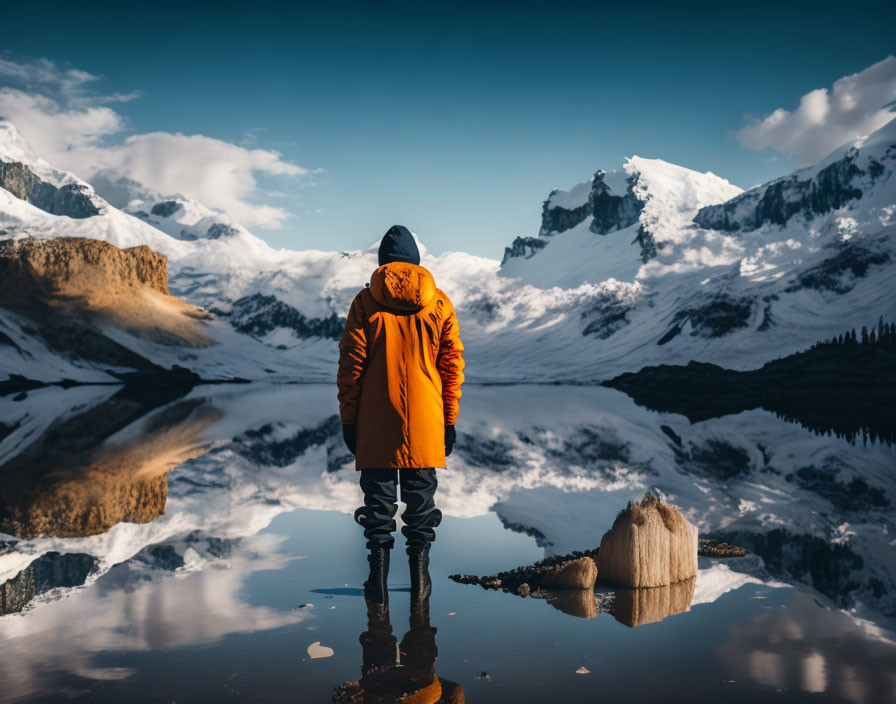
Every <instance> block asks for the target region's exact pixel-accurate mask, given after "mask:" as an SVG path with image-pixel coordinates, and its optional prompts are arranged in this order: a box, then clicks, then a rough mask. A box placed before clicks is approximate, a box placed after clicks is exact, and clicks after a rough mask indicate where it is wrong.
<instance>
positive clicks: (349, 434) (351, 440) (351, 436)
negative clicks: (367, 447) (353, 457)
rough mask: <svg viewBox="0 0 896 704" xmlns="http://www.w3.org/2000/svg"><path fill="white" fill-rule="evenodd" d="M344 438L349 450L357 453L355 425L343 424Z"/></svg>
mask: <svg viewBox="0 0 896 704" xmlns="http://www.w3.org/2000/svg"><path fill="white" fill-rule="evenodd" d="M342 439H343V440H344V441H345V446H346V447H347V448H348V451H349V452H351V453H352V454H355V426H354V425H345V424H344V423H343V424H342Z"/></svg>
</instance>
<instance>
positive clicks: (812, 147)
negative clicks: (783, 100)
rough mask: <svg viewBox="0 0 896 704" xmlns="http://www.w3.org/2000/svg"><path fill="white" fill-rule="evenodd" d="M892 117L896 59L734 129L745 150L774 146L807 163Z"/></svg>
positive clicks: (799, 163) (895, 108) (895, 98)
mask: <svg viewBox="0 0 896 704" xmlns="http://www.w3.org/2000/svg"><path fill="white" fill-rule="evenodd" d="M894 117H896V57H893V56H888V57H887V58H886V59H884V60H883V61H881V62H879V63H876V64H874V65H873V66H869V67H868V68H866V69H865V70H864V71H862V72H861V73H856V74H853V75H852V76H844V77H843V78H840V79H838V80H837V81H836V82H835V83H834V85H833V86H832V88H831V90H828V89H827V88H818V89H816V90H813V91H810V92H809V93H806V95H804V96H803V97H802V98H801V99H800V104H799V107H798V108H796V109H795V110H793V111H792V112H791V111H789V110H785V109H784V108H778V109H777V110H775V111H774V112H773V113H772V114H771V115H769V116H768V117H766V118H764V119H762V120H755V121H754V122H752V123H751V124H749V125H747V126H746V127H744V128H743V129H741V130H740V131H739V132H738V133H737V137H738V139H739V140H740V143H741V145H743V146H744V147H747V148H748V149H765V148H766V147H772V148H773V149H776V150H778V151H779V152H781V153H783V154H785V155H787V156H789V157H793V159H795V160H796V162H797V166H808V165H810V164H814V163H815V162H817V161H818V160H819V159H822V158H823V157H825V156H827V155H828V154H830V153H831V152H832V151H834V150H835V149H837V148H838V147H841V146H843V145H844V144H846V143H847V142H849V141H851V140H853V139H857V138H859V137H863V136H865V135H867V134H870V133H871V132H874V131H875V130H877V129H880V128H881V127H883V126H884V125H885V124H887V123H888V122H889V121H890V120H892V119H893V118H894Z"/></svg>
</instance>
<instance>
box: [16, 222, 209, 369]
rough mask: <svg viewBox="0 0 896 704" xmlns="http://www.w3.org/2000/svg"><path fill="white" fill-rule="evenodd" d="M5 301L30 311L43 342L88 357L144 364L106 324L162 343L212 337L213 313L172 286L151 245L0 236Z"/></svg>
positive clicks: (194, 343)
mask: <svg viewBox="0 0 896 704" xmlns="http://www.w3.org/2000/svg"><path fill="white" fill-rule="evenodd" d="M0 308H5V309H7V310H8V311H10V312H12V313H15V314H16V315H17V316H21V317H24V318H26V319H27V320H29V321H30V323H31V329H32V331H33V333H34V334H35V335H36V336H37V337H38V338H40V340H41V342H42V343H43V344H45V345H47V346H49V347H50V348H52V349H55V350H57V351H59V352H61V353H63V354H68V355H71V356H73V357H75V358H80V359H84V360H87V361H95V362H102V363H105V364H114V365H116V366H127V367H132V368H136V369H141V368H144V367H147V366H151V364H150V363H149V362H148V361H146V360H143V362H141V361H140V359H141V357H142V355H139V353H137V352H135V351H134V350H132V349H130V350H129V349H128V348H127V347H126V346H125V347H123V346H122V343H121V342H120V341H117V340H114V339H111V338H110V337H109V335H108V332H109V331H108V328H109V326H112V327H113V328H118V329H120V330H123V331H125V332H127V333H129V334H130V335H133V336H135V337H137V338H140V339H143V340H146V341H149V342H153V343H158V344H162V345H169V346H170V345H176V346H187V347H205V346H208V345H210V344H212V343H213V340H212V338H211V337H210V335H209V334H208V333H207V332H206V330H205V328H204V324H203V322H202V321H203V319H204V318H207V317H209V315H208V313H206V312H205V311H203V310H202V309H200V308H197V307H196V306H191V305H188V304H186V303H184V302H183V301H181V300H180V299H178V298H175V297H174V296H171V295H169V293H168V269H167V262H166V259H165V257H163V256H162V255H160V254H158V253H156V252H154V251H153V250H151V249H150V248H149V247H147V246H138V247H131V248H129V249H119V248H118V247H116V246H114V245H112V244H109V243H108V242H102V241H100V240H93V239H88V238H83V237H60V238H57V239H52V240H31V239H28V240H7V241H4V242H0Z"/></svg>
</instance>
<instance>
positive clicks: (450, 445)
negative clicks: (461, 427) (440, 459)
mask: <svg viewBox="0 0 896 704" xmlns="http://www.w3.org/2000/svg"><path fill="white" fill-rule="evenodd" d="M455 440H457V432H456V431H455V430H454V426H453V425H446V426H445V457H447V456H448V455H450V454H451V451H452V450H453V449H454V441H455Z"/></svg>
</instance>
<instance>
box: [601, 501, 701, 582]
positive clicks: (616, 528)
mask: <svg viewBox="0 0 896 704" xmlns="http://www.w3.org/2000/svg"><path fill="white" fill-rule="evenodd" d="M597 570H598V574H599V575H600V579H601V581H602V582H607V583H608V584H615V585H617V586H621V587H632V588H639V587H660V586H663V585H666V584H672V583H673V582H680V581H682V580H685V579H690V578H691V577H694V576H696V574H697V528H696V526H693V525H691V524H690V523H689V522H688V520H687V519H686V518H685V517H684V516H682V515H681V512H680V511H679V510H678V509H676V508H673V507H671V506H668V505H666V504H664V503H663V502H661V501H660V500H659V499H657V498H656V497H655V496H653V495H652V494H649V493H648V494H645V495H644V498H643V499H642V500H641V501H640V502H639V503H632V502H629V505H628V507H627V508H626V509H625V510H623V511H622V512H621V513H620V514H619V515H618V516H616V520H615V521H614V522H613V527H612V528H610V530H608V531H607V532H606V533H604V536H603V538H601V541H600V550H599V551H598V553H597Z"/></svg>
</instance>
